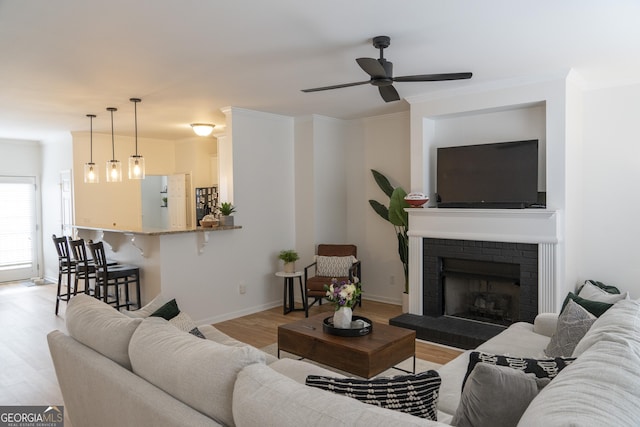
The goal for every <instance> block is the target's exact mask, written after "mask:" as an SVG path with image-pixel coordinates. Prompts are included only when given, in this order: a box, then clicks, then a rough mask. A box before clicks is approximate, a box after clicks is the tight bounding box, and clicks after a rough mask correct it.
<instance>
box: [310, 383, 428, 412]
mask: <svg viewBox="0 0 640 427" xmlns="http://www.w3.org/2000/svg"><path fill="white" fill-rule="evenodd" d="M306 384H307V385H308V386H311V387H316V388H319V389H322V390H327V391H330V392H332V393H337V394H342V395H344V396H347V397H352V398H354V399H357V400H359V401H361V402H364V403H368V404H370V405H376V406H380V407H381V408H387V409H393V410H394V411H400V412H406V413H408V414H411V415H414V416H416V417H420V418H427V419H429V420H433V421H437V410H436V406H437V404H438V391H439V389H440V375H438V373H437V372H436V371H425V372H422V373H419V374H414V375H398V376H394V377H381V378H373V379H370V380H361V379H357V378H335V377H332V376H331V377H328V376H319V375H309V376H308V377H307V381H306Z"/></svg>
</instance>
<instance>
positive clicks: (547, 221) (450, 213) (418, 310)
mask: <svg viewBox="0 0 640 427" xmlns="http://www.w3.org/2000/svg"><path fill="white" fill-rule="evenodd" d="M407 212H408V213H409V232H408V235H409V312H410V313H412V314H420V315H421V314H422V313H423V307H422V297H423V272H424V270H423V268H424V267H423V246H422V240H423V239H424V238H432V239H456V240H479V241H489V242H510V243H533V244H538V280H539V283H538V309H539V312H553V311H555V310H556V302H557V301H556V300H557V296H556V286H555V285H556V283H558V278H557V275H558V271H559V269H558V267H559V260H558V251H557V250H556V247H557V245H558V244H559V243H560V242H561V241H562V236H561V232H560V227H559V224H561V221H560V220H559V216H560V213H559V212H558V211H553V210H547V209H455V208H451V209H450V208H446V209H438V208H413V209H407Z"/></svg>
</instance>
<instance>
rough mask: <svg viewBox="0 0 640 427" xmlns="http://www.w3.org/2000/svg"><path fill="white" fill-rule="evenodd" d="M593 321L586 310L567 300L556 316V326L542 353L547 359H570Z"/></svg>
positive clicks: (594, 319)
mask: <svg viewBox="0 0 640 427" xmlns="http://www.w3.org/2000/svg"><path fill="white" fill-rule="evenodd" d="M595 321H596V318H595V317H594V316H592V315H591V314H590V313H589V312H588V311H587V310H585V309H584V308H582V307H581V306H579V305H578V304H576V303H575V302H573V300H569V302H568V303H567V305H566V307H565V308H564V310H562V313H560V316H558V326H557V327H556V331H555V332H554V333H553V335H552V336H551V341H549V345H548V346H547V348H546V349H545V350H544V353H545V354H546V355H547V356H549V357H570V356H571V355H572V354H573V350H574V349H575V348H576V346H577V345H578V343H579V342H580V340H581V339H582V337H584V335H585V334H586V333H587V331H588V330H589V328H591V325H593V323H594V322H595Z"/></svg>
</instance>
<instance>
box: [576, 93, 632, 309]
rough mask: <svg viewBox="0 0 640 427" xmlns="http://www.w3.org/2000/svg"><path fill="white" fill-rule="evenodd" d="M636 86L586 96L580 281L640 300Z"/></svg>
mask: <svg viewBox="0 0 640 427" xmlns="http://www.w3.org/2000/svg"><path fill="white" fill-rule="evenodd" d="M639 99H640V85H633V86H624V87H616V88H608V89H602V90H595V91H590V92H586V93H585V94H584V127H583V129H584V131H583V134H582V138H583V145H582V150H583V151H582V155H583V158H584V164H583V168H582V178H583V179H582V181H583V186H584V201H583V205H582V208H581V212H580V213H581V216H582V229H581V235H582V236H583V237H582V242H581V246H582V256H581V258H580V263H579V276H580V280H584V279H595V280H600V281H602V282H605V283H608V284H612V285H616V286H618V287H619V288H620V289H621V290H623V291H624V290H629V291H630V293H631V297H632V298H639V297H640V280H639V279H640V246H639V244H638V242H639V239H640V226H639V225H638V212H640V197H638V194H637V193H638V190H637V188H638V183H640V140H639V138H638V135H639V132H638V118H639V117H640V103H639V102H638V100H639Z"/></svg>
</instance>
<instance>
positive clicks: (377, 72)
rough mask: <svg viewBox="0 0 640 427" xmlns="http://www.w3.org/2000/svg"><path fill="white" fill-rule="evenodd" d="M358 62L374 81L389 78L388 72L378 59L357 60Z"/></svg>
mask: <svg viewBox="0 0 640 427" xmlns="http://www.w3.org/2000/svg"><path fill="white" fill-rule="evenodd" d="M356 62H357V63H358V65H359V66H360V68H362V69H363V70H364V72H365V73H367V74H369V75H370V76H371V77H372V78H374V79H382V78H386V77H387V72H386V71H385V69H384V67H383V66H382V65H381V64H380V62H378V60H377V59H373V58H357V59H356Z"/></svg>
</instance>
